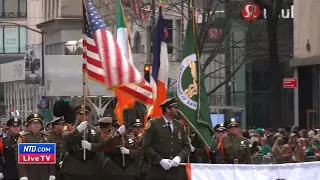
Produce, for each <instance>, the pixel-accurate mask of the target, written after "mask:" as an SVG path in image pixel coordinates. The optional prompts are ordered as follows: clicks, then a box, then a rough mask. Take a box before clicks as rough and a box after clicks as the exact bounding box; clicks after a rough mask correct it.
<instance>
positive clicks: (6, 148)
mask: <svg viewBox="0 0 320 180" xmlns="http://www.w3.org/2000/svg"><path fill="white" fill-rule="evenodd" d="M18 137H19V135H18V136H6V137H4V138H3V139H2V145H1V147H2V149H1V152H2V153H1V159H0V161H1V168H0V172H1V173H2V174H3V176H4V179H19V178H20V177H19V172H18V166H17V153H18Z"/></svg>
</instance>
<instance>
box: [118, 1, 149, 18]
mask: <svg viewBox="0 0 320 180" xmlns="http://www.w3.org/2000/svg"><path fill="white" fill-rule="evenodd" d="M122 3H123V5H125V6H126V7H129V8H131V9H132V11H133V13H134V14H135V15H136V16H137V18H138V19H139V20H140V21H147V20H148V19H149V12H148V10H146V9H143V3H142V1H141V0H122Z"/></svg>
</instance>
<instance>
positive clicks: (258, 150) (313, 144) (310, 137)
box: [243, 126, 320, 164]
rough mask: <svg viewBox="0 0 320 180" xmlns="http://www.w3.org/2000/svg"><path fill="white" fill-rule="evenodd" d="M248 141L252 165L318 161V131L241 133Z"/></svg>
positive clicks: (293, 130) (278, 130)
mask: <svg viewBox="0 0 320 180" xmlns="http://www.w3.org/2000/svg"><path fill="white" fill-rule="evenodd" d="M243 137H245V138H248V139H249V140H250V148H251V153H252V163H254V164H260V163H261V164H263V163H267V164H271V163H276V164H282V163H299V162H310V161H318V160H320V151H319V150H320V129H312V130H306V129H301V130H299V128H298V127H296V126H293V127H292V128H291V129H290V128H288V127H286V128H279V129H277V131H272V130H271V129H262V128H257V129H251V130H248V131H244V132H243Z"/></svg>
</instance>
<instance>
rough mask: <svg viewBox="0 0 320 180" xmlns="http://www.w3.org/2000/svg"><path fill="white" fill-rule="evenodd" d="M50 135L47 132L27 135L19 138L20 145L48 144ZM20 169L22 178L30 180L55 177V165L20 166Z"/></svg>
mask: <svg viewBox="0 0 320 180" xmlns="http://www.w3.org/2000/svg"><path fill="white" fill-rule="evenodd" d="M48 135H49V134H48V133H46V132H40V133H37V134H34V133H31V132H30V133H26V134H24V135H22V136H20V137H19V138H18V143H47V142H48V138H49V136H48ZM18 169H19V175H20V177H28V179H30V180H48V179H49V176H50V175H53V176H55V167H54V165H44V164H19V165H18Z"/></svg>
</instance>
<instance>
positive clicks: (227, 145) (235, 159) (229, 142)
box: [218, 136, 251, 164]
mask: <svg viewBox="0 0 320 180" xmlns="http://www.w3.org/2000/svg"><path fill="white" fill-rule="evenodd" d="M219 147H223V151H222V152H220V153H218V156H219V158H218V163H223V164H251V151H250V147H249V141H248V140H247V139H246V138H243V137H237V136H227V137H225V138H223V139H222V144H219ZM219 151H221V149H219Z"/></svg>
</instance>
